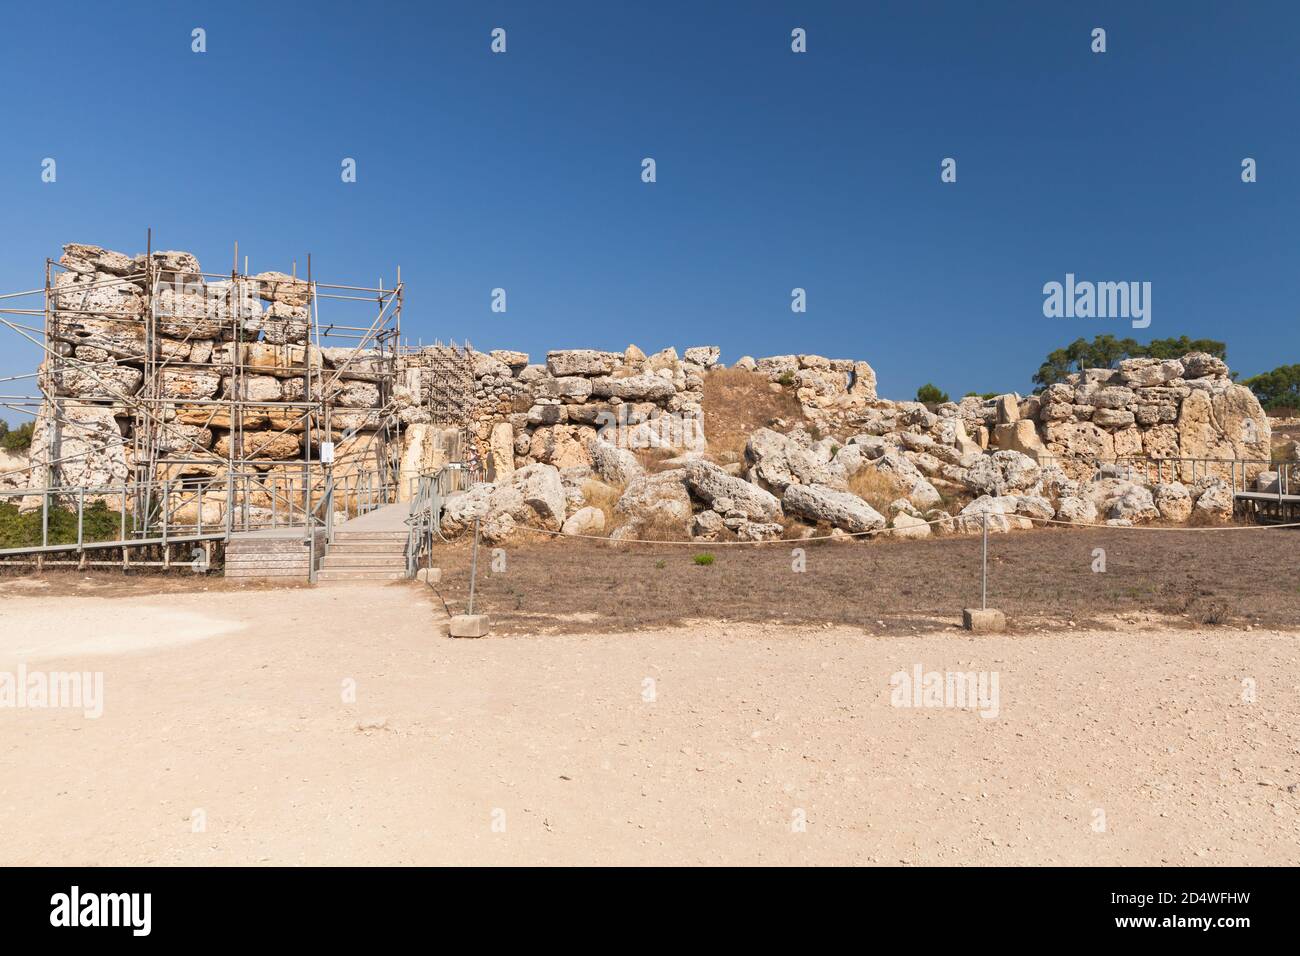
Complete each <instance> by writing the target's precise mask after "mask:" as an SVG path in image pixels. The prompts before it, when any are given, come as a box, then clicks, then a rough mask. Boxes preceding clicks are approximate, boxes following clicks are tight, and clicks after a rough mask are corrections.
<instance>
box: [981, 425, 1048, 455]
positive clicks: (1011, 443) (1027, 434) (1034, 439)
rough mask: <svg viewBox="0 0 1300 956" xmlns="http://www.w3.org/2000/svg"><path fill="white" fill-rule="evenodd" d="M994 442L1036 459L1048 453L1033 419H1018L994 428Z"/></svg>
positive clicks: (1005, 448)
mask: <svg viewBox="0 0 1300 956" xmlns="http://www.w3.org/2000/svg"><path fill="white" fill-rule="evenodd" d="M993 443H994V444H995V445H997V446H998V448H1000V449H1004V450H1008V451H1018V452H1020V453H1021V454H1022V455H1027V456H1028V457H1030V458H1033V459H1034V460H1035V461H1037V460H1038V458H1039V456H1040V455H1045V454H1047V448H1046V446H1044V445H1043V441H1042V439H1041V438H1039V437H1038V429H1037V428H1036V427H1035V426H1034V423H1033V421H1032V420H1031V419H1017V420H1016V421H1014V422H1011V423H1009V424H1005V425H998V426H996V427H995V428H994V429H993Z"/></svg>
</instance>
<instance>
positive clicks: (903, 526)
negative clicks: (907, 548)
mask: <svg viewBox="0 0 1300 956" xmlns="http://www.w3.org/2000/svg"><path fill="white" fill-rule="evenodd" d="M891 525H892V527H893V529H894V530H893V536H894V537H895V538H928V537H930V535H931V534H932V530H931V525H930V523H929V522H928V521H926V519H924V518H921V517H918V516H916V515H912V514H908V513H907V512H905V511H900V512H899V513H898V514H896V515H894V519H893V521H892V522H891Z"/></svg>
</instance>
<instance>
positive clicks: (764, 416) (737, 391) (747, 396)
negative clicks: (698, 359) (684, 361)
mask: <svg viewBox="0 0 1300 956" xmlns="http://www.w3.org/2000/svg"><path fill="white" fill-rule="evenodd" d="M770 384H771V383H769V382H768V380H767V377H766V376H764V375H760V374H758V373H757V372H746V371H745V370H744V369H735V368H723V369H714V370H712V371H710V372H706V373H705V375H704V437H705V438H707V439H708V442H709V455H710V457H711V458H713V460H714V461H716V462H718V463H719V464H724V465H729V464H733V463H735V462H738V461H742V460H743V459H744V457H745V443H746V442H747V441H748V440H749V436H750V434H751V433H753V432H754V431H756V430H757V429H759V428H762V427H764V426H766V425H770V424H771V423H772V421H773V420H775V419H778V418H780V419H784V420H785V421H786V422H788V423H789V424H790V425H795V424H801V423H803V421H804V417H803V409H802V408H801V407H800V405H799V399H798V398H796V397H795V394H794V391H793V390H792V389H790V388H781V389H780V390H779V391H774V390H773V389H772V388H770V387H769V386H770Z"/></svg>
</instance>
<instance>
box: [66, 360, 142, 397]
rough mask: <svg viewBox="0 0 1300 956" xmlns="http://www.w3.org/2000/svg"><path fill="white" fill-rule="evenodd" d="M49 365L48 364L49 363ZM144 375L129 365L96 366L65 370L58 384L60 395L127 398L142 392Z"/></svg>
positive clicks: (74, 367) (75, 367)
mask: <svg viewBox="0 0 1300 956" xmlns="http://www.w3.org/2000/svg"><path fill="white" fill-rule="evenodd" d="M47 364H48V363H47ZM143 378H144V373H143V372H142V371H140V369H138V368H132V367H131V366H129V365H117V364H112V365H109V364H95V365H85V366H73V367H71V368H65V370H64V372H63V379H62V381H61V382H58V383H56V388H57V391H58V392H59V394H60V395H75V396H78V397H81V398H125V397H127V396H130V395H134V394H135V393H136V392H137V391H139V390H140V382H141V380H142V379H143Z"/></svg>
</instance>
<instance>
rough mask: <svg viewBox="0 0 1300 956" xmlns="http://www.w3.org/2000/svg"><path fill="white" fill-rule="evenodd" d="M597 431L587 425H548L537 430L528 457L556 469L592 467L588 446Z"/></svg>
mask: <svg viewBox="0 0 1300 956" xmlns="http://www.w3.org/2000/svg"><path fill="white" fill-rule="evenodd" d="M595 438H596V430H595V429H594V428H589V427H588V426H586V425H546V426H542V427H540V428H538V429H536V430H535V431H534V432H533V437H532V440H531V442H530V443H529V445H528V457H529V458H531V459H532V460H533V461H542V462H546V463H547V464H551V465H554V466H555V467H556V468H576V467H583V466H585V467H590V466H591V463H592V462H591V452H590V451H588V446H589V445H590V444H591V443H592V442H593V441H595Z"/></svg>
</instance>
